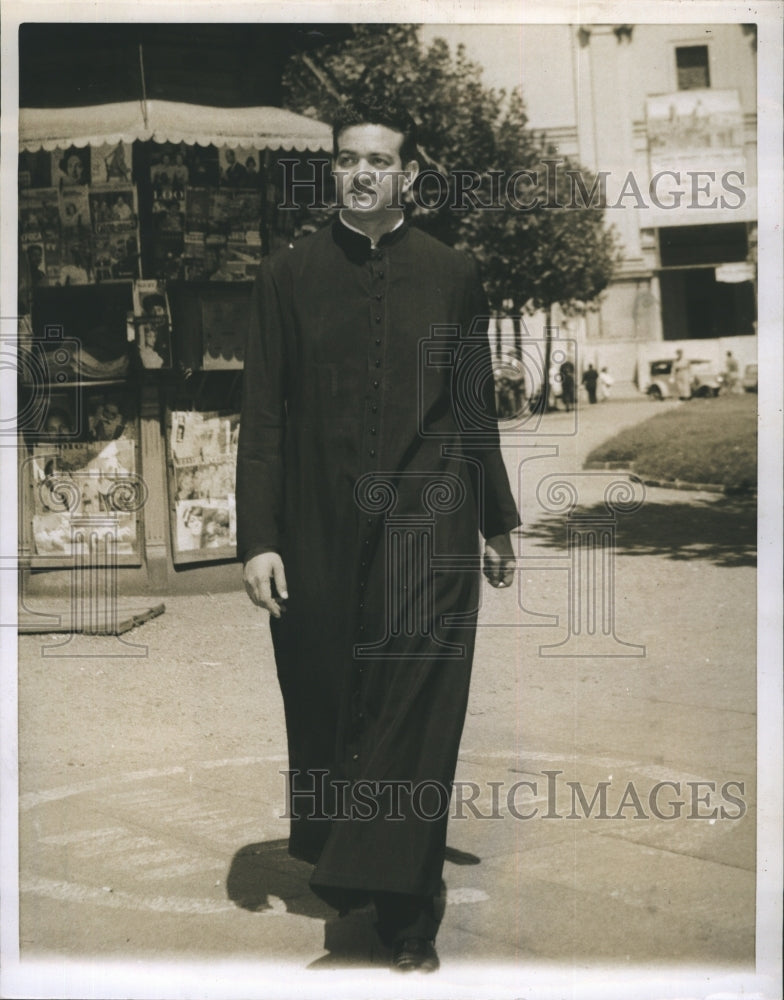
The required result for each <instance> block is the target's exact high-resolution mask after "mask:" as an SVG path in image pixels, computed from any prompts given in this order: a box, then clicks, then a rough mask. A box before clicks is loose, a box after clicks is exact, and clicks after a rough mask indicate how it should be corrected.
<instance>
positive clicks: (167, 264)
mask: <svg viewBox="0 0 784 1000" xmlns="http://www.w3.org/2000/svg"><path fill="white" fill-rule="evenodd" d="M183 206H184V199H183V200H182V201H180V200H178V199H177V198H173V197H169V198H161V199H158V200H157V201H154V202H153V206H152V211H153V215H152V237H153V239H152V248H153V277H155V278H159V279H161V278H162V279H168V280H169V281H172V280H175V279H177V278H179V277H181V276H182V266H183V262H182V256H183V237H184V231H185V212H184V210H183Z"/></svg>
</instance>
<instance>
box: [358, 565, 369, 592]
mask: <svg viewBox="0 0 784 1000" xmlns="http://www.w3.org/2000/svg"><path fill="white" fill-rule="evenodd" d="M359 565H360V566H363V567H364V566H367V563H366V562H361V563H360V564H359ZM362 586H363V587H364V583H363V584H362Z"/></svg>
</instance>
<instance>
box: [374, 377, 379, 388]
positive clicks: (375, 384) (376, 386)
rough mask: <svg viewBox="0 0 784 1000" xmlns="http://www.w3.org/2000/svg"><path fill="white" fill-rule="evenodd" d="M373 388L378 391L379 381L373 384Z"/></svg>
mask: <svg viewBox="0 0 784 1000" xmlns="http://www.w3.org/2000/svg"><path fill="white" fill-rule="evenodd" d="M373 388H374V389H378V379H375V381H374V382H373Z"/></svg>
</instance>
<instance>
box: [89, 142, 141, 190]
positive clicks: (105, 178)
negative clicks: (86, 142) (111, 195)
mask: <svg viewBox="0 0 784 1000" xmlns="http://www.w3.org/2000/svg"><path fill="white" fill-rule="evenodd" d="M131 157H132V146H131V143H130V142H122V141H120V142H118V143H116V144H111V143H103V144H102V145H100V146H92V147H91V149H90V169H91V181H92V183H93V184H126V185H127V184H130V183H131Z"/></svg>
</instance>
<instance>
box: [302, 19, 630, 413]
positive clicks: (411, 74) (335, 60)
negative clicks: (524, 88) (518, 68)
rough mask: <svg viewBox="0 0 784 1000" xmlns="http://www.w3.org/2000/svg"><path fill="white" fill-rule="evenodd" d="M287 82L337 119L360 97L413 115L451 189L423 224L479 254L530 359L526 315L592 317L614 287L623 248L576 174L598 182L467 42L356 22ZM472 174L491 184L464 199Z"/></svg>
mask: <svg viewBox="0 0 784 1000" xmlns="http://www.w3.org/2000/svg"><path fill="white" fill-rule="evenodd" d="M283 84H284V93H285V95H286V98H285V101H286V106H287V107H290V108H291V109H292V110H294V111H298V112H299V113H302V114H312V115H315V116H317V117H319V118H323V119H325V120H330V119H331V117H332V115H333V113H334V111H335V109H336V108H337V106H338V103H339V101H340V100H341V98H344V97H350V96H361V97H362V98H363V99H366V100H367V99H378V100H384V99H387V100H389V99H392V100H395V101H398V102H400V103H402V104H404V105H406V106H407V107H409V108H410V109H411V111H412V113H413V114H414V115H415V117H416V119H417V125H418V127H419V133H420V147H421V149H422V152H423V153H424V154H425V161H426V162H425V166H426V167H430V168H435V169H437V170H438V171H439V172H440V173H441V174H442V175H443V176H444V177H446V178H447V181H448V185H449V197H448V198H447V199H446V204H445V205H444V207H442V208H440V209H439V210H428V209H426V208H423V207H422V206H421V200H420V203H419V204H417V205H416V206H415V208H414V212H413V214H414V221H415V223H416V224H418V225H420V226H422V227H423V228H426V229H428V231H430V232H432V233H433V234H434V235H436V236H438V237H439V238H440V239H442V240H443V241H444V242H446V243H449V244H450V245H454V246H457V247H458V248H460V249H465V250H467V251H468V252H470V253H471V254H473V256H474V257H475V258H476V260H477V261H478V264H479V267H480V270H481V273H482V278H483V281H484V283H485V288H486V291H487V294H488V299H489V302H490V306H491V308H492V309H493V311H494V312H495V313H496V314H497V315H510V316H511V317H512V319H513V321H514V323H515V330H516V347H517V350H518V353H521V351H522V342H521V337H520V318H521V315H522V313H524V312H528V313H531V312H534V311H536V310H544V311H546V312H548V314H549V313H550V311H551V310H552V307H553V306H554V305H555V304H556V303H557V304H558V305H559V306H560V307H561V308H562V309H563V311H564V312H566V313H567V314H570V313H576V312H581V311H583V310H585V309H586V308H589V307H590V305H591V303H593V302H595V300H596V298H597V296H598V295H599V294H600V293H601V291H602V290H603V289H604V288H605V287H606V286H607V284H608V282H609V280H610V277H611V275H612V273H613V270H614V267H615V264H616V262H617V241H616V238H615V236H614V234H613V232H612V230H608V229H606V228H605V225H604V214H603V211H602V207H601V206H600V205H599V206H595V205H593V203H592V199H591V198H589V199H588V201H587V204H586V203H585V199H581V198H580V189H579V188H576V184H575V180H574V175H572V176H570V174H569V171H574V172H577V174H578V175H579V178H580V181H581V182H582V184H583V185H585V188H584V190H587V191H589V192H590V191H592V186H593V182H594V177H593V176H592V175H591V174H590V172H589V171H587V170H585V169H583V168H580V167H579V165H578V164H576V163H573V162H570V161H567V160H565V159H562V160H558V157H557V156H556V153H555V150H554V149H553V148H552V147H548V146H547V144H546V143H545V141H544V139H543V138H542V137H537V136H536V134H535V133H534V132H533V130H531V129H530V128H529V126H528V120H527V116H526V112H525V105H524V102H523V97H522V95H521V93H520V92H519V91H513V92H512V93H511V94H510V95H506V94H505V92H504V91H495V90H493V89H491V88H488V87H486V86H485V85H484V84H483V83H482V69H481V67H480V66H479V65H478V64H477V63H474V62H472V61H471V60H470V59H468V58H467V56H466V53H465V49H464V48H463V47H462V46H458V48H457V50H456V53H455V55H454V56H453V55H452V54H451V52H450V49H449V46H448V45H447V43H446V42H445V41H444V40H443V39H436V40H435V41H434V42H433V43H432V44H431V45H430V46H429V47H428V48H427V49H424V48H423V46H422V45H421V43H420V40H419V34H418V30H417V27H416V25H410V24H408V25H407V24H360V25H355V26H354V28H353V32H352V33H351V34H350V36H349V37H347V38H343V39H340V40H338V41H336V42H333V43H330V44H328V45H325V46H323V47H321V48H320V49H319V50H318V52H317V53H314V54H312V55H307V54H300V55H298V56H295V57H293V59H292V60H291V62H290V64H289V66H288V67H287V69H286V72H285V74H284V78H283ZM460 171H472V172H474V173H476V174H477V175H479V176H480V178H481V182H480V184H479V187H478V189H477V192H476V194H475V196H474V198H473V199H472V198H470V197H469V198H464V199H462V200H461V199H458V198H455V197H454V194H455V190H456V184H457V181H456V178H457V177H458V176H459V172H460ZM510 178H516V179H515V180H514V183H512V184H510ZM575 195H576V197H575ZM456 204H462V205H464V207H460V208H458V209H456V208H455V205H456ZM526 205H530V206H531V207H525V206H526ZM549 325H551V324H549ZM547 346H548V350H547V361H546V365H547V367H546V368H545V373H544V375H545V377H544V379H543V384H544V387H545V392H546V389H547V382H548V379H547V377H546V375H547V372H548V371H549V343H548V345H547ZM545 405H546V400H545Z"/></svg>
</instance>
